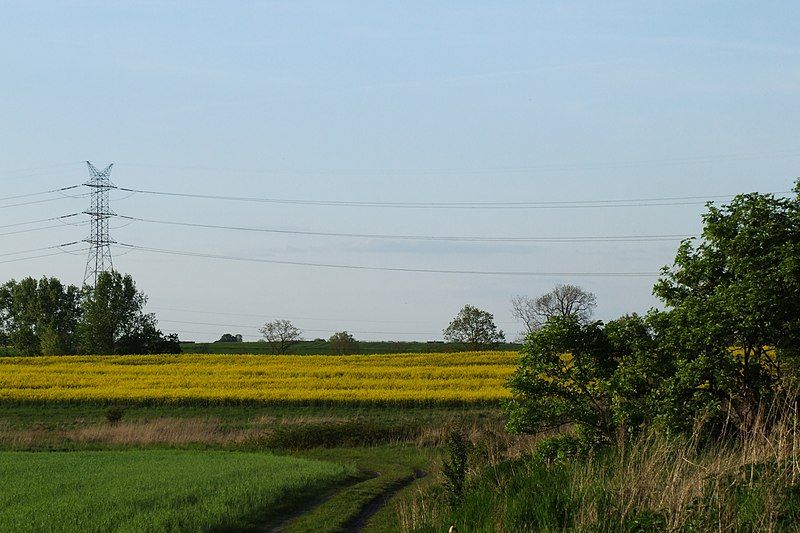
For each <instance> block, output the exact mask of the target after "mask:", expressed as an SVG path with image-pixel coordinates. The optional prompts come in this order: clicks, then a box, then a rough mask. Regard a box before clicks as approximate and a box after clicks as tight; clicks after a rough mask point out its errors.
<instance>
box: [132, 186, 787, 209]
mask: <svg viewBox="0 0 800 533" xmlns="http://www.w3.org/2000/svg"><path fill="white" fill-rule="evenodd" d="M117 189H118V190H120V191H127V192H132V193H139V194H148V195H158V196H171V197H181V198H198V199H205V200H225V201H235V202H255V203H269V204H287V205H304V206H328V207H366V208H399V209H595V208H612V207H658V206H677V205H704V204H705V203H707V202H708V201H710V200H713V199H725V198H733V197H734V196H735V195H732V194H726V195H715V196H673V197H663V198H632V199H616V200H572V201H546V202H365V201H354V200H305V199H290V198H266V197H256V196H224V195H216V194H197V193H182V192H169V191H155V190H147V189H129V188H126V187H118V188H117ZM789 192H791V191H779V192H776V193H769V194H787V193H789Z"/></svg>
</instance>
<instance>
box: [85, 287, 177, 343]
mask: <svg viewBox="0 0 800 533" xmlns="http://www.w3.org/2000/svg"><path fill="white" fill-rule="evenodd" d="M146 302H147V297H146V296H145V295H144V293H143V292H141V291H138V290H137V289H136V284H135V283H134V281H133V278H132V277H131V276H130V275H128V274H126V275H124V276H123V275H122V274H120V273H119V272H116V271H111V272H103V273H101V274H100V275H99V276H98V277H97V282H96V284H95V286H94V287H93V288H86V289H85V290H84V293H83V302H82V308H83V318H82V320H81V323H80V325H79V335H80V343H81V349H82V351H83V352H85V353H96V354H137V353H171V352H172V353H174V352H179V351H180V346H179V345H178V342H177V338H175V336H169V337H165V336H164V335H163V334H162V333H161V331H159V329H158V327H157V323H156V319H155V315H153V314H152V313H145V312H144V310H143V309H144V305H145V303H146Z"/></svg>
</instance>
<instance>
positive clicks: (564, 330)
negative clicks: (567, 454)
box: [506, 316, 619, 439]
mask: <svg viewBox="0 0 800 533" xmlns="http://www.w3.org/2000/svg"><path fill="white" fill-rule="evenodd" d="M618 365H619V358H618V357H617V356H616V354H615V353H614V352H613V350H612V344H611V342H610V341H609V338H608V336H607V334H606V332H605V330H604V329H603V327H602V323H600V322H593V323H590V324H583V323H581V321H580V320H579V319H578V318H577V317H575V316H565V317H552V318H550V319H548V321H547V322H546V323H545V324H544V326H542V328H541V329H540V330H539V331H536V332H534V333H533V334H531V335H530V336H529V337H528V340H527V342H526V343H525V345H524V346H523V348H522V357H521V360H520V368H519V369H518V370H517V371H516V372H515V373H514V375H513V376H512V377H511V379H510V381H509V386H510V388H511V390H512V393H513V398H512V399H511V400H510V401H509V402H508V403H507V404H506V410H507V412H508V414H509V422H508V427H509V429H510V430H511V431H513V432H516V433H537V432H540V431H545V430H549V429H556V428H559V427H561V426H563V425H565V424H569V423H576V424H578V425H579V427H580V429H581V430H582V431H584V432H586V433H589V434H595V435H597V436H598V437H599V438H601V439H610V438H611V436H612V435H613V433H614V424H613V416H612V391H611V390H610V384H611V381H612V377H613V375H614V371H615V370H616V368H617V366H618Z"/></svg>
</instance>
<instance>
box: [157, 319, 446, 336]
mask: <svg viewBox="0 0 800 533" xmlns="http://www.w3.org/2000/svg"><path fill="white" fill-rule="evenodd" d="M158 322H159V323H161V322H166V323H168V324H188V325H190V326H215V327H222V328H247V329H258V328H260V327H261V326H247V325H243V324H219V323H216V322H190V321H186V320H161V319H159V320H158ZM300 329H302V330H303V331H309V332H313V333H336V332H337V331H340V330H335V329H308V328H300ZM347 331H348V332H349V333H359V334H365V335H366V334H375V335H441V332H430V331H358V330H349V329H348V330H347Z"/></svg>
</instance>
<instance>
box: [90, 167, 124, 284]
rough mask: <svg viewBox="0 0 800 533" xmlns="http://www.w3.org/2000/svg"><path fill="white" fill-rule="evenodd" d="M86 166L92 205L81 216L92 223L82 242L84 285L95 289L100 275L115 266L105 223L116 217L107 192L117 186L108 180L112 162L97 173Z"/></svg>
mask: <svg viewBox="0 0 800 533" xmlns="http://www.w3.org/2000/svg"><path fill="white" fill-rule="evenodd" d="M86 166H88V167H89V181H87V182H86V183H84V185H85V186H87V187H90V188H91V191H92V192H91V195H92V206H91V207H90V208H89V210H88V211H84V214H87V215H89V216H90V217H92V220H91V233H90V235H89V237H88V238H87V239H83V242H88V243H89V246H90V248H89V258H88V259H87V260H86V271H85V272H84V274H83V284H84V285H88V284H90V283H91V286H92V287H94V286H95V285H96V284H97V276H98V274H100V272H106V271H108V270H112V269H113V268H114V263H113V262H112V261H111V245H112V244H114V243H115V242H116V241H115V240H113V239H112V238H111V237H110V236H109V234H108V221H109V219H110V218H111V217H113V216H116V213H114V212H113V211H112V210H111V208H110V207H109V200H108V196H109V195H108V192H109V191H110V190H111V189H116V186H115V185H114V184H113V183H111V180H110V179H109V176H110V175H111V167H113V166H114V164H113V163H112V164H110V165H108V166H107V167H106V168H104V169H103V170H97V169H96V168H95V166H94V165H92V164H91V163H90V162H89V161H87V162H86Z"/></svg>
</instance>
